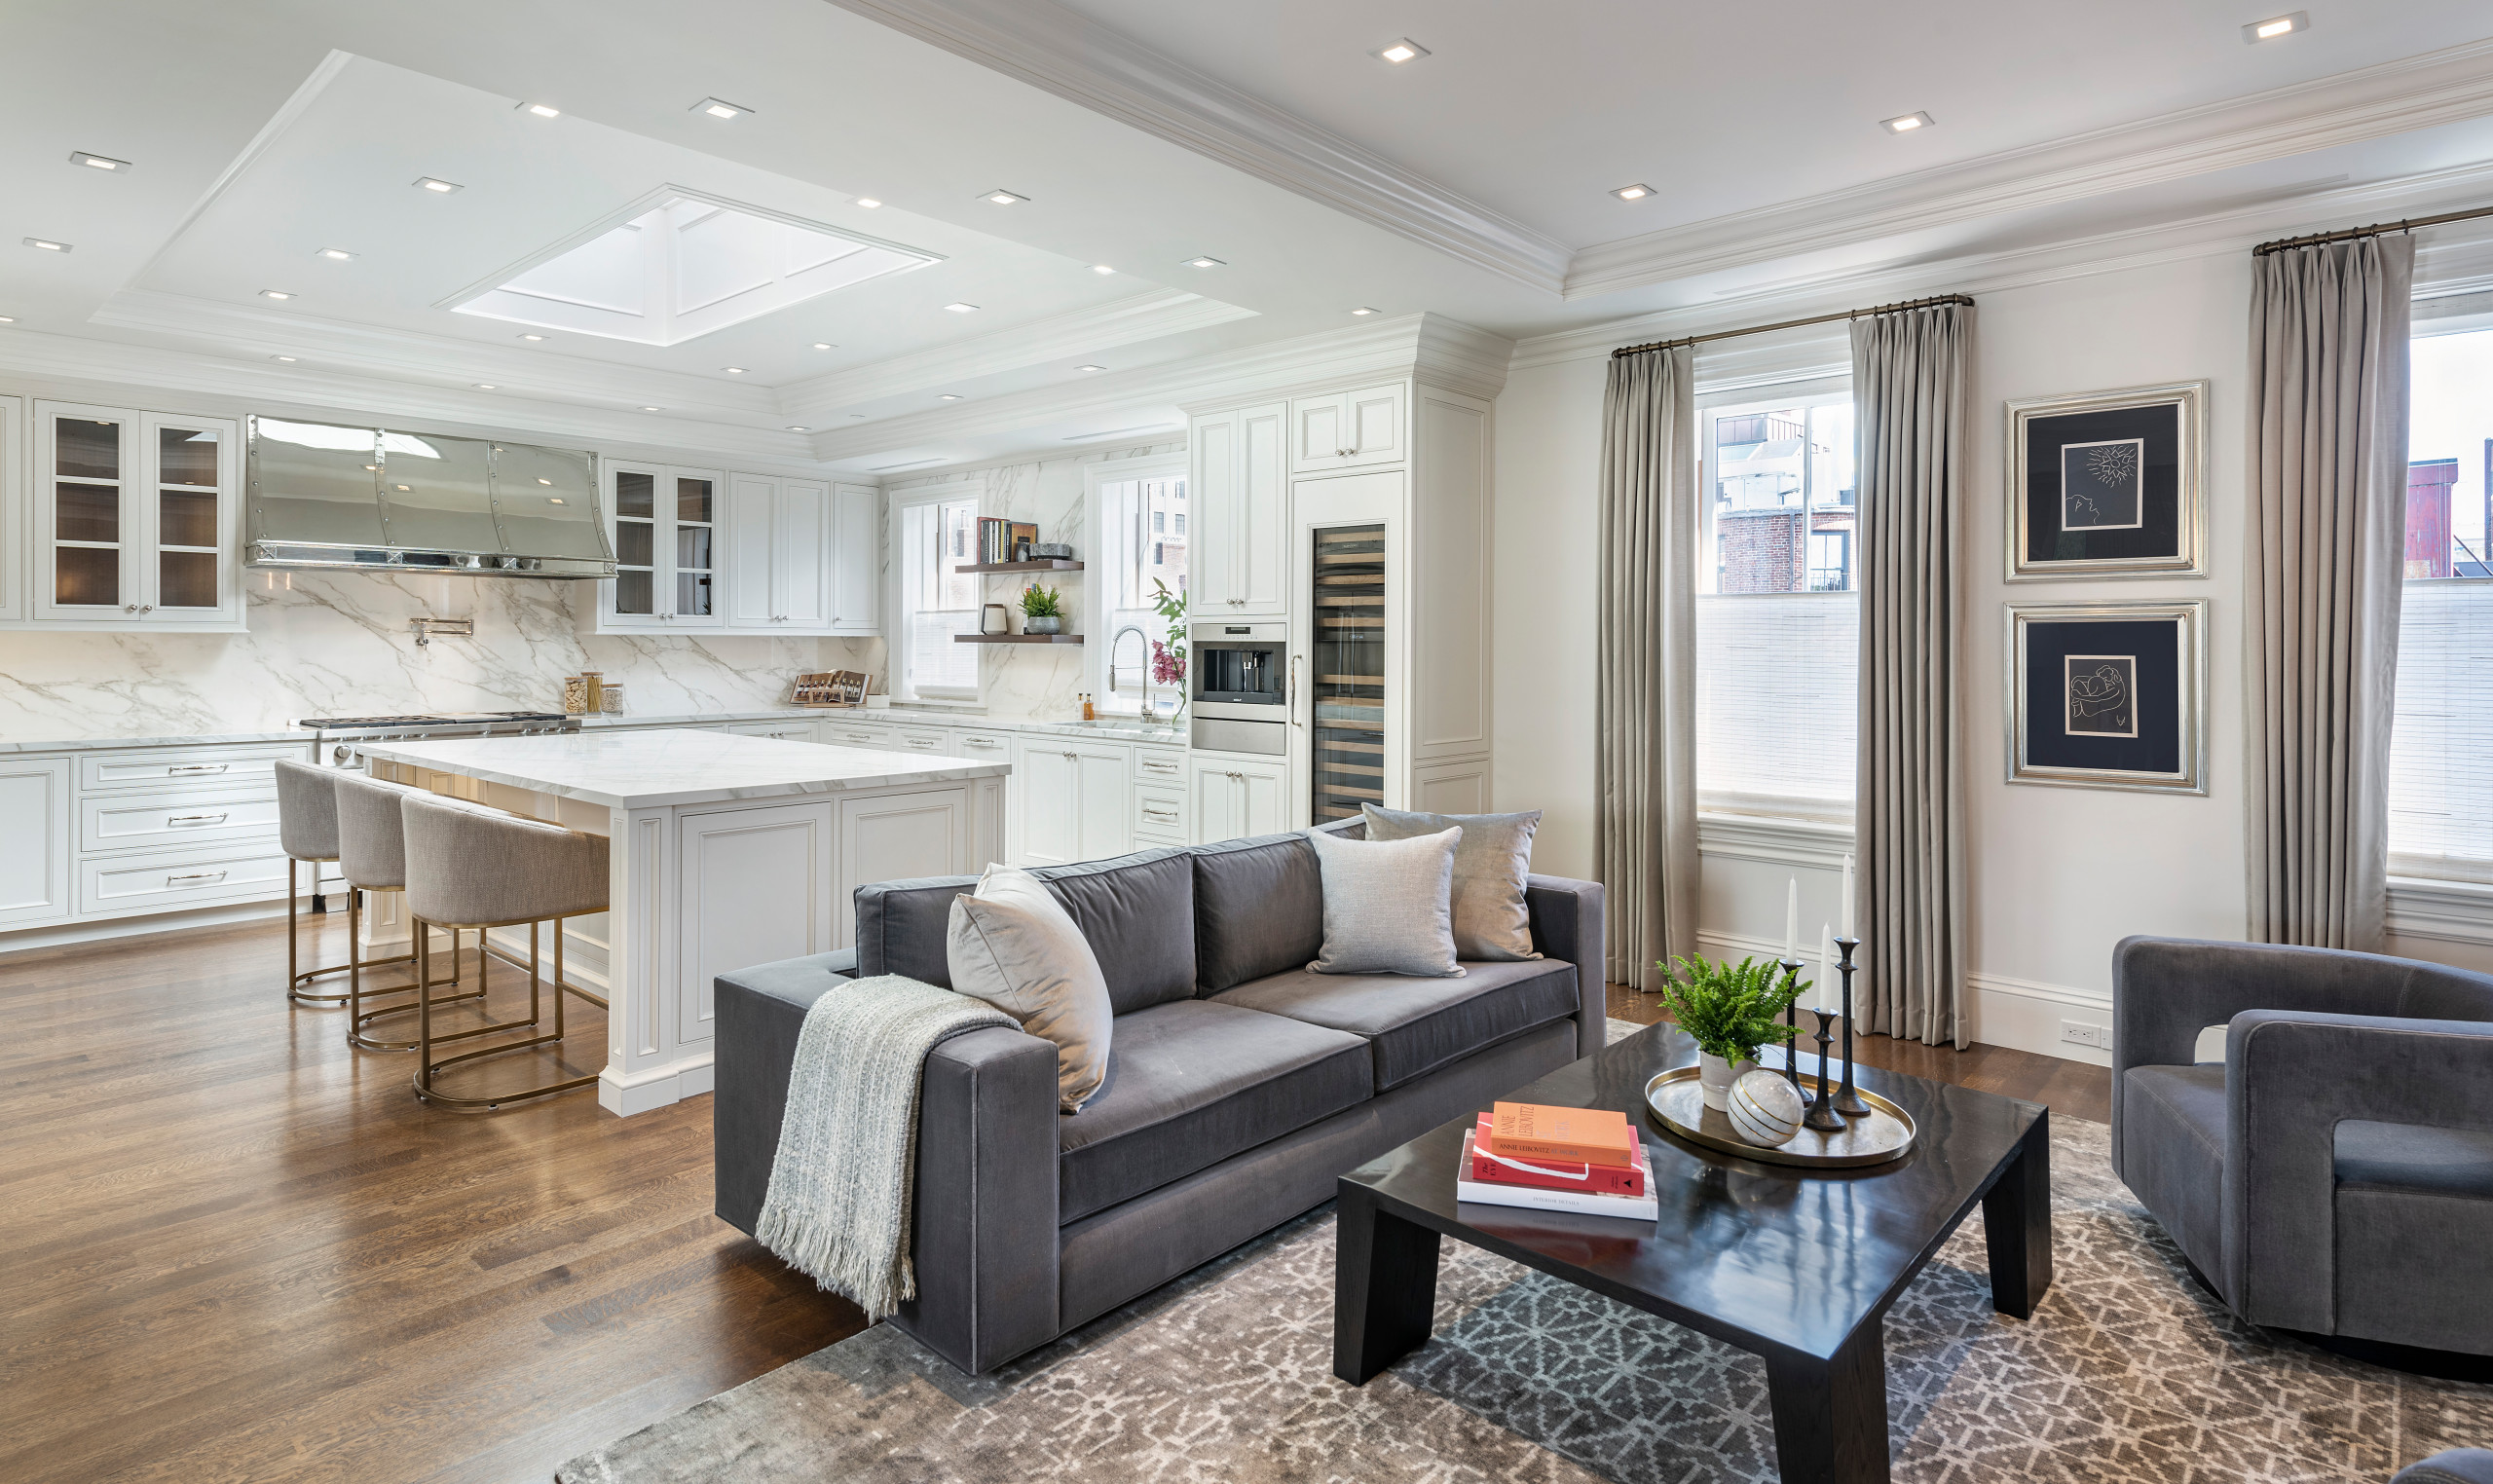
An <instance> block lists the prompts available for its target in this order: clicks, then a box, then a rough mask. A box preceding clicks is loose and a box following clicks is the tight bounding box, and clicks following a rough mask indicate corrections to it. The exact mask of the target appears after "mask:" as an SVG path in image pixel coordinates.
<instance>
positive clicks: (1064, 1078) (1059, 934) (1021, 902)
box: [944, 866, 1116, 1113]
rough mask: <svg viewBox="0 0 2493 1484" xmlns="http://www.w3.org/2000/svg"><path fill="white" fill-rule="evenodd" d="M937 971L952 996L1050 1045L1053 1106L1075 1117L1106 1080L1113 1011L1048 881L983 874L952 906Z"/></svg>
mask: <svg viewBox="0 0 2493 1484" xmlns="http://www.w3.org/2000/svg"><path fill="white" fill-rule="evenodd" d="M944 963H945V968H946V969H947V970H948V971H949V973H950V975H951V979H952V988H953V989H954V990H955V991H957V992H959V993H961V994H966V995H968V996H970V997H971V998H972V999H978V1000H985V1001H986V1003H988V1004H990V1005H992V1006H994V1007H995V1008H996V1009H998V1010H1001V1011H1003V1012H1004V1013H1005V1014H1006V1015H1009V1016H1011V1017H1012V1018H1013V1019H1015V1020H1019V1021H1021V1022H1022V1028H1023V1030H1025V1031H1027V1032H1029V1033H1030V1034H1031V1035H1034V1036H1037V1037H1039V1038H1040V1039H1041V1040H1044V1041H1053V1042H1055V1043H1056V1084H1057V1105H1058V1106H1059V1107H1060V1108H1061V1109H1063V1110H1064V1111H1065V1112H1067V1113H1079V1112H1081V1111H1082V1105H1083V1104H1084V1103H1086V1102H1088V1101H1090V1100H1091V1098H1092V1097H1093V1096H1094V1095H1095V1094H1098V1091H1099V1086H1100V1084H1102V1083H1104V1082H1106V1081H1107V1080H1108V1032H1109V1027H1110V1025H1111V1024H1112V1023H1113V1022H1114V1020H1116V1011H1115V1010H1114V1008H1113V1007H1111V1006H1110V1004H1109V1003H1108V982H1107V980H1106V979H1105V978H1104V977H1103V976H1101V974H1100V973H1099V960H1098V956H1097V955H1095V954H1094V953H1093V952H1092V951H1091V944H1090V942H1089V940H1087V939H1085V938H1084V937H1083V936H1082V929H1081V928H1080V927H1079V926H1077V925H1076V924H1075V923H1074V920H1073V918H1072V916H1071V915H1070V914H1068V913H1067V912H1066V911H1065V909H1064V908H1063V906H1062V905H1061V904H1060V903H1059V902H1058V901H1057V900H1056V894H1055V893H1053V892H1051V891H1049V890H1048V887H1047V883H1046V882H1045V881H1042V880H1040V879H1039V878H1038V877H1036V876H1034V875H1032V874H1030V873H1029V872H1026V871H1023V870H1022V869H1020V868H1019V867H1015V866H989V867H988V868H986V874H985V875H983V876H981V877H980V878H979V883H978V889H977V890H976V891H975V892H972V893H969V894H966V895H963V896H958V897H954V898H953V899H952V912H951V917H950V919H949V921H948V922H947V923H946V924H945V935H944Z"/></svg>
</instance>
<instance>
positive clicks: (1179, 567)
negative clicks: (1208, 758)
mask: <svg viewBox="0 0 2493 1484" xmlns="http://www.w3.org/2000/svg"><path fill="white" fill-rule="evenodd" d="M1185 499H1186V481H1185V479H1184V478H1183V477H1182V476H1178V475H1168V476H1163V477H1158V478H1152V479H1127V480H1120V481H1117V482H1116V483H1113V484H1106V485H1102V486H1101V487H1100V506H1101V520H1102V522H1103V524H1104V525H1105V527H1106V529H1105V530H1103V531H1102V532H1101V533H1100V539H1099V541H1098V546H1097V548H1096V549H1095V550H1094V552H1093V553H1092V557H1091V561H1092V565H1093V566H1094V567H1095V568H1096V569H1097V570H1098V571H1100V572H1101V573H1103V574H1104V575H1105V576H1106V580H1105V582H1104V583H1103V584H1102V585H1103V586H1104V587H1105V588H1106V589H1107V594H1108V605H1109V607H1108V612H1106V613H1105V614H1103V615H1101V616H1100V617H1099V618H1098V619H1095V620H1090V621H1088V622H1087V623H1086V627H1088V628H1092V629H1094V630H1099V631H1101V632H1103V634H1104V642H1105V643H1106V644H1107V646H1108V648H1107V649H1106V650H1105V651H1103V660H1102V663H1101V668H1100V670H1099V672H1098V678H1099V687H1100V692H1101V698H1102V699H1105V700H1114V701H1116V702H1119V703H1122V704H1123V705H1124V706H1126V707H1128V708H1129V709H1135V710H1139V709H1140V708H1141V706H1142V704H1143V701H1144V699H1145V698H1146V697H1147V696H1160V697H1166V696H1167V695H1169V694H1170V693H1171V692H1172V691H1173V690H1175V689H1177V688H1178V687H1179V685H1180V684H1181V683H1179V682H1175V681H1155V680H1154V679H1153V675H1154V673H1155V670H1159V669H1161V668H1162V667H1160V666H1157V665H1155V663H1154V661H1155V658H1156V657H1157V656H1158V654H1159V653H1160V652H1161V647H1165V646H1166V645H1167V643H1168V637H1169V627H1170V621H1169V620H1168V619H1167V618H1165V617H1163V616H1161V613H1160V612H1159V610H1158V609H1157V608H1156V607H1155V606H1154V603H1155V600H1156V598H1157V596H1158V592H1159V590H1160V589H1161V588H1166V589H1167V590H1168V591H1170V592H1172V593H1177V594H1181V595H1182V594H1183V593H1184V592H1185V591H1186V542H1185V539H1184V533H1185V529H1186V516H1185V505H1184V501H1185ZM1092 642H1093V643H1095V644H1097V643H1100V642H1102V641H1101V640H1100V639H1094V640H1093V641H1092Z"/></svg>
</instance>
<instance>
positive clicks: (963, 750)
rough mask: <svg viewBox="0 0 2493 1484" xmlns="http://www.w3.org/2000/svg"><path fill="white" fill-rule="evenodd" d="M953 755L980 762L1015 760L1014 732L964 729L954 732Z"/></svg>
mask: <svg viewBox="0 0 2493 1484" xmlns="http://www.w3.org/2000/svg"><path fill="white" fill-rule="evenodd" d="M952 756H953V757H955V758H967V759H970V760H972V761H978V762H1010V761H1013V734H1012V733H1011V732H1009V731H962V730H957V729H956V730H954V731H953V733H952Z"/></svg>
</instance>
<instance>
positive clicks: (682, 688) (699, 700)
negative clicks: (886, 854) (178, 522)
mask: <svg viewBox="0 0 2493 1484" xmlns="http://www.w3.org/2000/svg"><path fill="white" fill-rule="evenodd" d="M244 582H245V584H246V595H247V598H248V603H249V610H250V611H249V614H248V622H249V625H250V632H249V633H247V634H147V633H129V632H120V633H111V634H76V633H59V632H49V631H48V632H26V631H16V632H0V740H6V741H12V742H36V741H47V740H58V741H70V740H77V739H85V738H94V737H158V736H177V735H205V734H218V733H226V732H256V731H277V730H281V729H283V728H284V727H286V726H289V725H291V724H292V723H294V722H296V721H297V720H299V719H301V718H304V717H330V716H356V715H379V714H391V713H403V712H413V711H522V710H540V711H556V710H560V709H561V708H562V699H563V685H562V682H563V677H564V676H566V675H570V674H575V673H577V672H578V671H580V670H584V669H594V670H599V671H602V672H604V674H605V676H606V678H607V679H608V680H609V681H612V682H619V683H621V684H622V685H623V686H624V687H625V691H624V694H625V696H626V698H627V700H628V702H629V705H630V709H631V710H632V711H635V712H639V713H643V714H647V715H666V714H675V713H686V712H707V711H753V710H759V709H763V708H766V707H770V706H775V705H778V704H780V702H781V701H782V700H783V699H784V698H785V696H786V694H787V690H788V685H789V682H790V681H791V680H792V679H793V678H794V677H795V676H796V675H797V674H798V673H799V672H800V671H806V670H838V669H848V670H864V671H867V672H869V673H872V674H874V675H877V676H879V675H880V674H881V673H882V669H883V644H882V641H881V640H879V639H779V638H771V637H767V636H762V635H752V636H746V635H728V634H716V635H708V636H701V637H695V636H691V635H686V634H650V635H604V636H599V635H591V634H588V633H585V632H584V629H583V624H582V622H581V614H582V612H584V608H583V606H584V605H588V604H593V603H595V602H596V601H597V585H596V584H595V583H592V582H540V581H529V580H524V579H510V578H491V577H485V578H479V577H437V576H417V575H409V576H387V575H379V574H368V573H340V574H316V573H301V572H296V573H281V572H256V571H255V572H247V573H245V575H244ZM416 617H449V618H459V617H467V618H473V619H474V620H475V624H476V633H475V637H474V638H472V639H452V638H446V637H436V638H435V639H433V640H432V642H431V643H430V644H428V645H423V646H419V645H418V644H417V643H416V642H415V636H414V635H413V634H411V633H409V632H408V629H407V620H408V619H410V618H416Z"/></svg>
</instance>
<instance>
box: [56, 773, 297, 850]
mask: <svg viewBox="0 0 2493 1484" xmlns="http://www.w3.org/2000/svg"><path fill="white" fill-rule="evenodd" d="M275 838H277V790H276V789H274V788H266V787H263V788H257V789H234V790H228V791H226V792H222V793H219V792H215V791H212V790H208V789H179V790H172V791H168V792H166V793H162V794H106V795H104V796H103V797H101V798H81V799H80V800H78V849H79V850H80V851H81V852H82V853H93V852H94V851H98V850H137V849H142V848H145V847H147V846H151V845H153V846H173V847H182V846H192V845H197V844H199V843H200V842H202V841H204V840H213V841H220V842H221V841H226V840H240V839H275Z"/></svg>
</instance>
